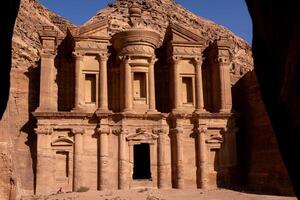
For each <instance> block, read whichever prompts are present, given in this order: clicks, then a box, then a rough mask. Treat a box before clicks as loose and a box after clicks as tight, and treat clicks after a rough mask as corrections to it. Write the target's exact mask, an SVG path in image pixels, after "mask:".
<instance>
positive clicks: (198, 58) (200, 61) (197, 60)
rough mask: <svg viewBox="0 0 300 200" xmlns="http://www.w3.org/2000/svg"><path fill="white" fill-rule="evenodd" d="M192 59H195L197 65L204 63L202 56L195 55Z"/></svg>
mask: <svg viewBox="0 0 300 200" xmlns="http://www.w3.org/2000/svg"><path fill="white" fill-rule="evenodd" d="M192 61H193V63H194V65H195V67H199V66H200V67H201V65H202V63H203V60H202V58H201V57H194V58H193V59H192Z"/></svg>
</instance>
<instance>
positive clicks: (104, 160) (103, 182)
mask: <svg viewBox="0 0 300 200" xmlns="http://www.w3.org/2000/svg"><path fill="white" fill-rule="evenodd" d="M109 133H110V129H109V128H108V127H103V128H100V129H99V169H98V175H99V177H98V180H99V190H107V189H109V184H108V183H109V179H110V177H109V154H108V135H109Z"/></svg>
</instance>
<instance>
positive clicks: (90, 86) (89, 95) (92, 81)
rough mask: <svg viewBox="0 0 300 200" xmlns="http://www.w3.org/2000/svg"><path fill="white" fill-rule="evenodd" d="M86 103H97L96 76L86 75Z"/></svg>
mask: <svg viewBox="0 0 300 200" xmlns="http://www.w3.org/2000/svg"><path fill="white" fill-rule="evenodd" d="M84 84H85V102H86V103H96V74H85V82H84Z"/></svg>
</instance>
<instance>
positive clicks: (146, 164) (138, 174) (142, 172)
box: [133, 143, 151, 180]
mask: <svg viewBox="0 0 300 200" xmlns="http://www.w3.org/2000/svg"><path fill="white" fill-rule="evenodd" d="M133 151H134V152H133V156H134V157H133V161H134V166H133V180H151V166H150V164H151V163H150V145H149V144H147V143H141V144H136V145H134V146H133Z"/></svg>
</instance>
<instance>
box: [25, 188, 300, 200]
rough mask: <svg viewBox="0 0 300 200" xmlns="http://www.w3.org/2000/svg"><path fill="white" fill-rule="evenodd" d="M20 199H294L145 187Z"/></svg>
mask: <svg viewBox="0 0 300 200" xmlns="http://www.w3.org/2000/svg"><path fill="white" fill-rule="evenodd" d="M21 199H22V200H171V199H172V200H187V199H188V200H201V199H203V200H204V199H205V200H219V199H220V200H221V199H222V200H296V198H294V197H281V196H267V195H258V194H249V193H241V192H235V191H231V190H223V189H219V190H212V191H202V190H159V191H158V190H151V189H147V188H142V189H136V190H130V191H106V192H97V191H88V192H82V193H78V192H77V193H62V194H55V195H50V196H30V197H23V198H21Z"/></svg>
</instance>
